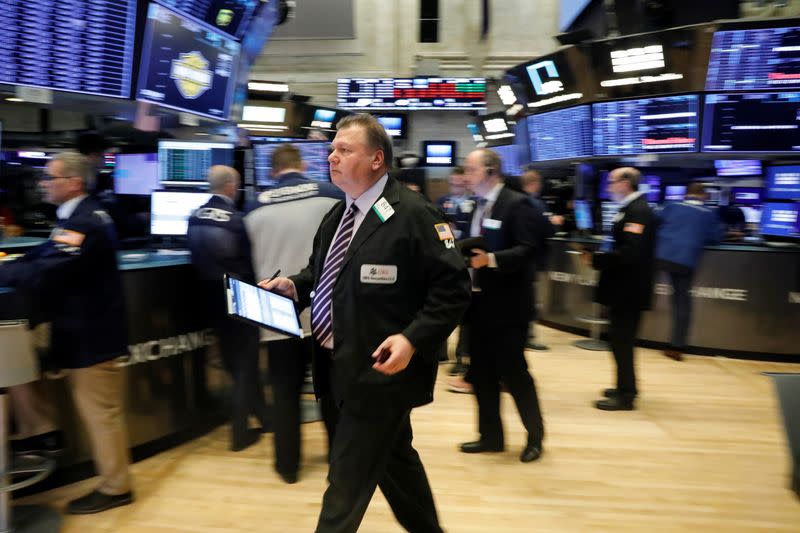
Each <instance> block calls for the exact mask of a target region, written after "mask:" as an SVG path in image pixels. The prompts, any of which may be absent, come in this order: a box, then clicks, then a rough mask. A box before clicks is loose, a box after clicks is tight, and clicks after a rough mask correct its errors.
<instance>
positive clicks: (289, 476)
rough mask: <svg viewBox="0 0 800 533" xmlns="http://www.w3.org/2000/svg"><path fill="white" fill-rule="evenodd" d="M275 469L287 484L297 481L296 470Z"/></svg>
mask: <svg viewBox="0 0 800 533" xmlns="http://www.w3.org/2000/svg"><path fill="white" fill-rule="evenodd" d="M275 471H276V472H278V475H279V476H281V479H282V480H283V481H284V482H286V483H288V484H289V485H293V484H295V483H297V472H283V471H281V470H278V469H277V468H276V469H275Z"/></svg>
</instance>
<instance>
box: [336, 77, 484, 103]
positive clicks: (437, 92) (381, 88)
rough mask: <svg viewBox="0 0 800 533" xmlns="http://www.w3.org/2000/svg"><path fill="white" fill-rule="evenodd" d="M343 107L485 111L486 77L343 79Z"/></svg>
mask: <svg viewBox="0 0 800 533" xmlns="http://www.w3.org/2000/svg"><path fill="white" fill-rule="evenodd" d="M336 97H337V102H338V104H337V105H338V107H341V108H343V109H410V110H425V109H428V110H431V109H451V110H459V109H460V110H472V109H476V110H483V109H485V108H486V79H485V78H340V79H339V80H338V84H337V89H336Z"/></svg>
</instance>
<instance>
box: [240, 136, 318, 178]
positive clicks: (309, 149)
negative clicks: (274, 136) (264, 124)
mask: <svg viewBox="0 0 800 533" xmlns="http://www.w3.org/2000/svg"><path fill="white" fill-rule="evenodd" d="M281 144H284V143H280V142H253V168H254V170H255V177H256V185H258V186H259V187H272V186H274V185H277V184H278V182H277V181H276V180H275V179H273V176H272V154H273V153H274V152H275V150H276V149H277V148H278V147H279V146H281ZM292 144H293V145H294V146H295V147H296V148H297V149H298V150H300V157H301V158H302V160H303V162H304V163H305V164H306V169H305V171H304V172H303V175H304V176H305V177H306V178H309V179H312V180H315V181H330V180H331V174H330V167H329V166H328V156H329V155H330V153H331V143H329V142H327V141H321V142H315V141H305V142H296V141H295V142H293V143H292Z"/></svg>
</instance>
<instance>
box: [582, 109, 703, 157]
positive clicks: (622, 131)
mask: <svg viewBox="0 0 800 533" xmlns="http://www.w3.org/2000/svg"><path fill="white" fill-rule="evenodd" d="M698 102H699V98H698V96H697V95H682V96H665V97H662V98H643V99H639V100H622V101H618V102H602V103H597V104H592V123H593V124H594V155H625V154H649V153H669V152H695V151H697V140H698V117H699V115H698V109H699V103H698Z"/></svg>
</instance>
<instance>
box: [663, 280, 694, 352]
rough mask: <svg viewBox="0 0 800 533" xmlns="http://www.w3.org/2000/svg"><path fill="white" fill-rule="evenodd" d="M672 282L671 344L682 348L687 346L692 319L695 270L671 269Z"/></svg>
mask: <svg viewBox="0 0 800 533" xmlns="http://www.w3.org/2000/svg"><path fill="white" fill-rule="evenodd" d="M667 273H668V274H669V279H670V281H671V282H672V336H671V337H670V344H671V345H672V347H673V348H677V349H679V350H682V349H684V348H685V347H686V339H687V338H688V337H689V324H690V323H691V320H692V299H691V297H690V296H689V290H690V289H691V288H692V278H693V277H694V271H692V270H688V271H686V272H674V271H669V272H667Z"/></svg>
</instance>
